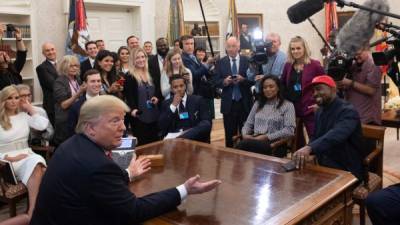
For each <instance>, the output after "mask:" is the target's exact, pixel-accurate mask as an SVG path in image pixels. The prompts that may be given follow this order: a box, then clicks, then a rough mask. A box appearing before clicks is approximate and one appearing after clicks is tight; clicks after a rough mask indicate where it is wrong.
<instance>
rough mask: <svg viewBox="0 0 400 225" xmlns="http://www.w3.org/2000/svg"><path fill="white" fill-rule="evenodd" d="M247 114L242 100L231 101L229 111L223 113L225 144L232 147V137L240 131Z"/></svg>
mask: <svg viewBox="0 0 400 225" xmlns="http://www.w3.org/2000/svg"><path fill="white" fill-rule="evenodd" d="M246 119H247V114H246V112H245V111H244V110H243V104H242V101H232V107H231V111H230V112H229V113H225V114H224V129H225V146H226V147H230V148H232V147H233V140H232V137H233V136H235V135H238V134H240V133H241V130H242V127H243V124H244V122H245V121H246Z"/></svg>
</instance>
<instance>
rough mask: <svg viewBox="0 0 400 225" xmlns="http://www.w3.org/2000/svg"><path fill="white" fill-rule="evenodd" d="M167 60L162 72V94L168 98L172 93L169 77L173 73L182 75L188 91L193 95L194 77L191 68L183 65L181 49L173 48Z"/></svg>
mask: <svg viewBox="0 0 400 225" xmlns="http://www.w3.org/2000/svg"><path fill="white" fill-rule="evenodd" d="M165 60H166V62H165V69H163V71H162V73H161V85H160V86H161V94H162V95H163V96H164V98H165V99H168V98H169V97H170V94H171V85H170V83H169V78H170V77H171V76H172V75H181V76H183V78H185V81H186V87H187V89H186V93H187V94H188V95H191V94H192V93H193V83H192V82H193V77H192V73H191V72H190V70H189V69H188V68H186V67H185V66H184V65H183V62H182V57H181V51H179V50H173V51H172V52H170V53H168V55H167V57H166V59H165Z"/></svg>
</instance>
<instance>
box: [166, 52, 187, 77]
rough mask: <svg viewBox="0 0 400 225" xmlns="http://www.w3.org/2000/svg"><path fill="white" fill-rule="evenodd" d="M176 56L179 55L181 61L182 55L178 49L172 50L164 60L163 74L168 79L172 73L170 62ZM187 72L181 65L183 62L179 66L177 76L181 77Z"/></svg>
mask: <svg viewBox="0 0 400 225" xmlns="http://www.w3.org/2000/svg"><path fill="white" fill-rule="evenodd" d="M176 55H180V56H181V59H182V54H181V51H180V50H179V49H174V50H173V51H172V52H169V53H168V55H167V57H166V58H165V60H166V65H165V72H166V73H167V75H168V76H169V77H171V76H172V75H173V73H174V69H173V66H172V61H171V60H172V57H174V56H176ZM187 70H188V69H187V68H186V67H185V65H183V62H182V63H181V65H180V66H179V75H183V74H184V73H187Z"/></svg>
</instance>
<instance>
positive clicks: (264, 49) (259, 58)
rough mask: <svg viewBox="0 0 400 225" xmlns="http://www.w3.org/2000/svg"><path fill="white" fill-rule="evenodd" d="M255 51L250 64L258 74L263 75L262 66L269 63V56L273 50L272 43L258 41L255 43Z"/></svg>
mask: <svg viewBox="0 0 400 225" xmlns="http://www.w3.org/2000/svg"><path fill="white" fill-rule="evenodd" d="M254 46H255V51H254V52H253V54H252V56H251V57H250V59H249V62H250V63H251V64H252V65H253V66H254V67H255V68H256V71H255V72H256V74H262V72H263V71H262V65H263V64H266V63H268V54H269V51H270V50H271V48H272V42H271V41H263V40H256V41H255V42H254Z"/></svg>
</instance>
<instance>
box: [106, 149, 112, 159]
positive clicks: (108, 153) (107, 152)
mask: <svg viewBox="0 0 400 225" xmlns="http://www.w3.org/2000/svg"><path fill="white" fill-rule="evenodd" d="M105 153H106V156H107V158H109V159H112V157H111V151H106V152H105Z"/></svg>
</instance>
